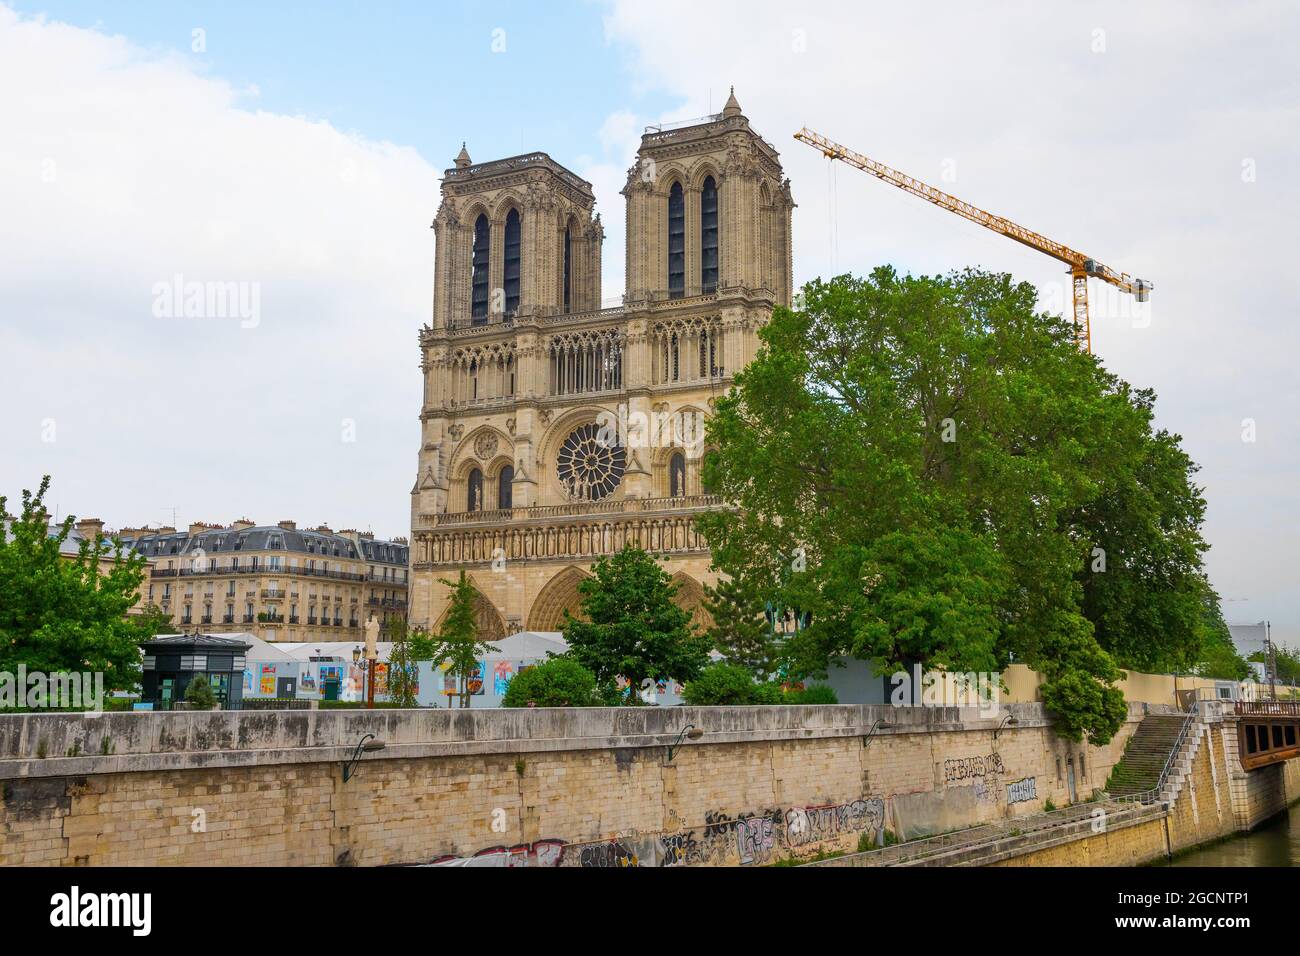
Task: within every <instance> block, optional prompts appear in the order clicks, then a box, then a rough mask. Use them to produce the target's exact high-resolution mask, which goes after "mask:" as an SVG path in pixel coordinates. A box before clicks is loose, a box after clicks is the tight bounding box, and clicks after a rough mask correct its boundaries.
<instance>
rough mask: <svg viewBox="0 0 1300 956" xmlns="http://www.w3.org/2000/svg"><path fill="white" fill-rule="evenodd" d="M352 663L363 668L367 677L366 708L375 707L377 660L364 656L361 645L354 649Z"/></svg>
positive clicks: (362, 670)
mask: <svg viewBox="0 0 1300 956" xmlns="http://www.w3.org/2000/svg"><path fill="white" fill-rule="evenodd" d="M352 663H353V664H355V665H357V666H358V667H360V668H361V672H362V673H363V674H365V675H366V707H368V708H373V707H374V706H375V658H373V657H370V656H368V655H367V656H364V657H363V656H362V651H361V645H360V644H358V645H357V646H356V647H354V648H352Z"/></svg>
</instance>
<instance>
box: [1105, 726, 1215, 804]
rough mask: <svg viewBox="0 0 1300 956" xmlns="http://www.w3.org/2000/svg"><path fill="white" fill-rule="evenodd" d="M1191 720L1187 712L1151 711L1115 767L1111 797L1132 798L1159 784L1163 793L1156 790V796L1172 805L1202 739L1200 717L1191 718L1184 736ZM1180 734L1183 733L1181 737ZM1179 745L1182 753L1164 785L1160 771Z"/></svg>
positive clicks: (1110, 782) (1109, 786)
mask: <svg viewBox="0 0 1300 956" xmlns="http://www.w3.org/2000/svg"><path fill="white" fill-rule="evenodd" d="M1187 721H1188V715H1187V714H1148V715H1147V716H1145V717H1143V718H1142V723H1140V724H1138V729H1137V731H1136V732H1135V733H1134V734H1133V737H1132V738H1131V739H1130V740H1129V742H1128V746H1126V747H1125V748H1124V756H1123V757H1121V758H1120V760H1119V762H1118V763H1117V764H1115V766H1114V768H1113V769H1112V770H1111V773H1110V779H1109V780H1107V782H1106V792H1107V793H1108V794H1109V795H1110V796H1111V797H1132V796H1136V795H1138V794H1143V793H1153V792H1154V791H1155V789H1156V787H1157V786H1159V787H1160V792H1159V793H1158V794H1155V793H1153V796H1154V798H1155V799H1157V800H1159V801H1160V802H1162V803H1169V804H1172V803H1173V802H1174V801H1175V800H1176V799H1178V794H1179V792H1180V791H1181V790H1182V788H1183V781H1184V780H1186V779H1187V774H1188V773H1189V772H1190V770H1191V767H1192V761H1193V760H1194V759H1195V757H1196V751H1197V748H1198V747H1199V745H1200V742H1201V734H1200V717H1199V716H1197V715H1193V716H1192V717H1191V726H1189V727H1188V728H1187V733H1186V734H1185V735H1183V728H1184V724H1186V723H1187ZM1180 735H1183V736H1182V737H1181V740H1180ZM1175 746H1177V747H1178V750H1179V752H1178V753H1177V754H1176V755H1175V757H1174V759H1173V762H1172V764H1170V769H1169V774H1168V776H1166V777H1165V780H1164V782H1163V785H1161V781H1160V773H1161V771H1162V770H1164V767H1165V764H1166V763H1168V762H1169V758H1170V754H1172V753H1173V751H1174V748H1175Z"/></svg>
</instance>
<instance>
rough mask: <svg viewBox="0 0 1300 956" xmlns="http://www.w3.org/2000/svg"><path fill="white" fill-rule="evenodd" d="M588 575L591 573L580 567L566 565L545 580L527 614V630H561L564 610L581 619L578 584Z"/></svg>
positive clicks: (580, 598) (580, 600) (580, 599)
mask: <svg viewBox="0 0 1300 956" xmlns="http://www.w3.org/2000/svg"><path fill="white" fill-rule="evenodd" d="M589 577H591V575H590V574H588V573H587V572H586V571H583V570H582V569H581V568H575V567H567V568H565V569H564V570H563V571H561V572H560V573H559V574H557V575H556V576H555V577H553V578H551V580H549V581H547V582H546V586H545V587H543V588H542V590H541V592H540V593H538V595H537V599H536V600H534V601H533V608H532V611H530V612H529V614H528V630H530V631H559V630H562V629H563V628H564V612H565V611H568V612H569V614H570V615H571V616H572V617H575V618H579V619H581V618H582V595H581V594H579V593H578V585H579V584H581V583H582V582H583V581H585V580H586V579H587V578H589Z"/></svg>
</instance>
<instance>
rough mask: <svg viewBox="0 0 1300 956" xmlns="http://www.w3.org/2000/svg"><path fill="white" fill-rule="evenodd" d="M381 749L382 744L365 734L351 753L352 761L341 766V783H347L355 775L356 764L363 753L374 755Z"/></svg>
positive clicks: (370, 735)
mask: <svg viewBox="0 0 1300 956" xmlns="http://www.w3.org/2000/svg"><path fill="white" fill-rule="evenodd" d="M383 749H384V742H383V741H382V740H379V739H377V738H376V737H375V735H374V734H366V735H365V736H364V737H362V738H361V739H360V740H358V741H357V746H356V749H355V750H353V751H352V759H351V760H349V761H348V762H347V763H345V764H344V765H343V782H344V783H347V782H348V781H349V780H351V779H352V778H353V777H355V776H356V775H357V763H358V762H359V761H360V760H361V755H362V754H363V753H374V752H375V751H376V750H383Z"/></svg>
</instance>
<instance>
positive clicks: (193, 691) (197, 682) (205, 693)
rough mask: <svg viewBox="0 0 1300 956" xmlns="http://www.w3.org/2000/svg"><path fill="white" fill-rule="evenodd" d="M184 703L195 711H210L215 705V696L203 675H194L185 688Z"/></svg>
mask: <svg viewBox="0 0 1300 956" xmlns="http://www.w3.org/2000/svg"><path fill="white" fill-rule="evenodd" d="M185 702H186V703H187V704H189V705H190V706H191V707H193V708H194V709H195V710H211V709H212V708H213V707H214V706H215V705H216V703H217V695H216V694H214V693H213V692H212V685H211V684H209V683H208V678H207V677H206V676H205V675H203V674H195V675H194V677H192V678H191V679H190V682H189V683H188V684H187V685H186V686H185Z"/></svg>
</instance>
